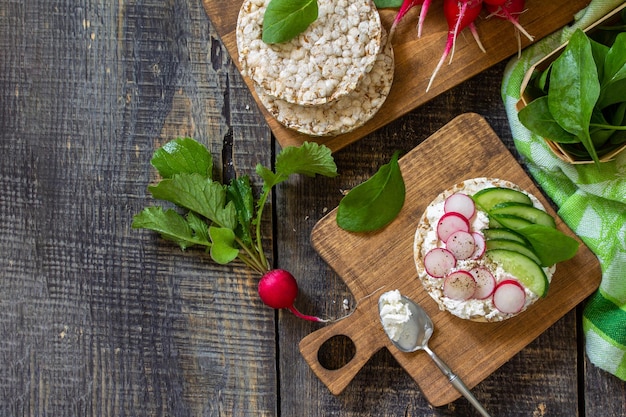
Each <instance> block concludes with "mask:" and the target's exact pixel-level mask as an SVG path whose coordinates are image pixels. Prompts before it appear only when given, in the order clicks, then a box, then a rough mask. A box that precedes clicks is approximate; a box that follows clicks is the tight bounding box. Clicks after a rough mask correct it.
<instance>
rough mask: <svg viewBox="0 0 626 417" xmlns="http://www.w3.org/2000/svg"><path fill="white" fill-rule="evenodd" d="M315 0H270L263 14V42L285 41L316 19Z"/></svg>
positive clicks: (316, 8)
mask: <svg viewBox="0 0 626 417" xmlns="http://www.w3.org/2000/svg"><path fill="white" fill-rule="evenodd" d="M317 15H318V7H317V0H271V1H270V2H269V4H268V5H267V8H266V9H265V13H264V15H263V33H262V35H261V39H262V40H263V42H265V43H281V42H287V41H289V40H291V39H293V38H295V37H296V36H298V35H299V34H300V33H302V32H304V31H305V30H306V28H308V27H309V25H310V24H311V23H313V22H314V21H315V20H316V19H317Z"/></svg>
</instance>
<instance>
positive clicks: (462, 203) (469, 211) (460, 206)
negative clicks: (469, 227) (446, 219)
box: [443, 193, 476, 220]
mask: <svg viewBox="0 0 626 417" xmlns="http://www.w3.org/2000/svg"><path fill="white" fill-rule="evenodd" d="M443 211H444V212H446V213H449V212H451V211H454V212H457V213H459V214H462V215H463V217H465V218H466V219H467V220H471V218H472V217H474V214H476V204H474V200H472V197H470V196H468V195H467V194H463V193H454V194H452V195H450V196H449V197H448V198H446V201H444V203H443Z"/></svg>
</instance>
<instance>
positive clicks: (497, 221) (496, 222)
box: [489, 213, 534, 231]
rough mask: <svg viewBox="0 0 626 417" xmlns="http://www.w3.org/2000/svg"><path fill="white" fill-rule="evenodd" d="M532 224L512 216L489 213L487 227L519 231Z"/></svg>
mask: <svg viewBox="0 0 626 417" xmlns="http://www.w3.org/2000/svg"><path fill="white" fill-rule="evenodd" d="M533 224H534V223H533V222H531V221H530V220H528V219H524V218H523V217H519V216H516V215H514V214H491V213H489V227H505V228H507V229H511V230H515V231H518V230H521V229H523V228H524V227H527V226H531V225H533Z"/></svg>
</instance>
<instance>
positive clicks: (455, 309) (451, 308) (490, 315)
mask: <svg viewBox="0 0 626 417" xmlns="http://www.w3.org/2000/svg"><path fill="white" fill-rule="evenodd" d="M489 187H506V188H512V189H514V190H518V191H521V192H523V193H525V194H526V195H528V196H529V197H530V199H531V200H532V202H533V205H534V206H535V207H537V208H540V209H542V210H544V211H545V207H544V206H543V205H542V204H541V202H540V201H539V200H538V199H537V198H536V197H535V196H534V195H532V194H530V193H529V192H527V191H525V190H523V189H522V188H520V187H519V186H518V185H516V184H514V183H512V182H510V181H506V180H502V179H499V178H486V177H482V178H472V179H469V180H466V181H463V182H461V183H459V184H455V185H453V186H452V187H450V188H449V189H447V190H445V191H443V192H442V193H441V194H439V195H438V196H437V197H436V198H435V199H434V200H433V201H432V202H431V203H430V204H429V205H428V207H427V208H426V209H425V210H424V213H423V214H422V216H421V217H420V220H419V223H418V225H417V229H416V231H415V239H414V243H413V259H414V261H415V267H416V269H417V275H418V279H419V280H420V281H421V283H422V285H423V287H424V289H425V290H426V292H428V294H429V295H430V296H431V298H432V299H433V300H435V301H436V302H437V304H438V305H439V308H440V309H441V310H446V311H448V312H450V313H451V314H453V315H455V316H457V317H459V318H462V319H467V320H471V321H475V322H498V321H502V320H506V319H509V318H511V317H514V316H516V315H518V314H520V313H522V312H523V311H525V310H526V309H527V308H528V307H529V306H530V305H532V304H534V303H535V302H536V301H537V300H538V299H539V296H537V295H536V294H533V293H532V292H530V291H529V290H526V304H525V306H524V307H523V308H522V309H521V310H520V311H519V312H517V313H514V314H505V313H502V312H500V311H498V310H497V309H496V308H495V307H494V305H493V302H492V301H491V299H490V298H489V299H486V300H473V299H472V300H468V301H453V300H450V299H448V298H447V297H445V296H444V295H443V290H442V287H443V281H444V280H443V279H441V278H433V277H430V276H429V275H428V274H427V273H426V269H425V267H424V262H423V259H424V256H425V255H426V253H427V252H428V251H429V250H430V249H431V248H432V247H433V246H434V245H439V244H440V242H437V243H435V242H434V239H436V237H435V238H433V235H432V232H433V230H434V228H436V226H437V225H436V223H435V220H434V219H430V220H429V218H428V214H429V210H430V209H433V210H434V209H435V207H437V206H439V205H442V204H443V203H444V201H445V200H446V198H448V197H449V196H450V195H452V194H454V193H459V192H460V193H465V194H468V195H473V194H475V193H476V192H478V191H480V190H482V189H484V188H489ZM476 210H480V209H479V208H478V207H476ZM433 223H434V224H433ZM435 234H436V232H435ZM467 262H468V264H469V265H472V264H473V266H478V265H480V266H484V267H487V268H488V269H490V270H491V272H492V273H494V276H496V273H495V270H496V265H494V264H493V263H491V262H490V261H489V260H487V259H485V258H484V257H483V258H482V259H479V260H470V261H467ZM543 269H544V272H545V273H546V276H547V278H548V281H551V280H552V276H553V274H554V271H555V267H554V266H552V267H550V268H543ZM505 278H507V277H501V278H500V279H505ZM500 279H498V277H497V276H496V280H498V281H499V280H500ZM469 302H471V303H474V305H473V306H472V308H471V309H464V308H463V307H465V306H464V305H463V303H469ZM466 306H469V305H466ZM474 307H475V308H474ZM459 309H460V310H459ZM467 310H469V311H471V312H472V313H470V314H468V313H467Z"/></svg>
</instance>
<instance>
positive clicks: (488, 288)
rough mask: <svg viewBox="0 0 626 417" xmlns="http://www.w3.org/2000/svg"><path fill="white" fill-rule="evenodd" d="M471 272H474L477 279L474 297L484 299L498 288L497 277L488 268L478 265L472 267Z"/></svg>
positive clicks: (473, 274)
mask: <svg viewBox="0 0 626 417" xmlns="http://www.w3.org/2000/svg"><path fill="white" fill-rule="evenodd" d="M469 273H470V274H472V276H473V277H474V279H475V280H476V291H474V295H472V298H476V299H478V300H484V299H485V298H488V297H489V296H491V294H493V291H494V290H495V288H496V279H495V278H494V276H493V274H492V273H491V272H490V271H489V270H488V269H487V268H484V267H482V266H477V267H476V268H472V269H470V270H469Z"/></svg>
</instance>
